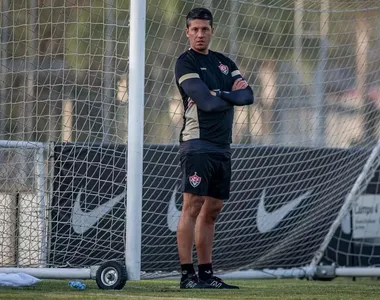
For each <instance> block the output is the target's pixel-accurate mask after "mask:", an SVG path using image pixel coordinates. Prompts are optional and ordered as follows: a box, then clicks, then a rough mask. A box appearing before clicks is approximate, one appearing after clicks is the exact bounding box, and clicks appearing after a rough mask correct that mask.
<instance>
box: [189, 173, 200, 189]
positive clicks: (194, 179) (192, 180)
mask: <svg viewBox="0 0 380 300" xmlns="http://www.w3.org/2000/svg"><path fill="white" fill-rule="evenodd" d="M201 180H202V178H201V177H199V176H198V175H197V172H194V175H193V176H190V177H189V181H190V184H191V185H192V186H193V187H197V186H198V185H199V184H200V183H201Z"/></svg>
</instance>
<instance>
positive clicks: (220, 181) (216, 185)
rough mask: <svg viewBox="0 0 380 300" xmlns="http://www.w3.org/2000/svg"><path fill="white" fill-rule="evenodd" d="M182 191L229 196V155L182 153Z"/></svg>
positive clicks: (221, 197) (217, 196) (222, 196)
mask: <svg viewBox="0 0 380 300" xmlns="http://www.w3.org/2000/svg"><path fill="white" fill-rule="evenodd" d="M180 160H181V171H182V184H181V186H182V188H181V191H182V193H190V194H195V195H200V196H209V197H213V198H216V199H221V200H226V199H228V198H229V196H230V185H231V155H230V154H224V153H183V154H181V156H180Z"/></svg>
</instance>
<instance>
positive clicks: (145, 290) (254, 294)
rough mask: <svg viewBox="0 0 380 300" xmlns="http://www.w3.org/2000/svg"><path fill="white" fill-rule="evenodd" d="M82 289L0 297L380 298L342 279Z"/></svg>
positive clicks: (367, 286) (370, 287)
mask: <svg viewBox="0 0 380 300" xmlns="http://www.w3.org/2000/svg"><path fill="white" fill-rule="evenodd" d="M84 282H85V283H86V285H87V288H86V289H85V290H83V291H80V290H76V289H73V288H70V287H69V286H68V280H56V281H55V280H44V281H42V282H40V283H38V284H36V285H35V286H33V287H24V288H8V287H0V299H12V300H13V299H15V300H17V299H38V300H42V299H52V300H54V299H93V300H95V299H99V300H100V299H139V300H142V299H146V300H159V299H169V300H176V299H193V300H198V299H221V300H223V299H228V300H240V299H242V300H243V299H281V300H287V299H345V300H346V299H380V281H376V280H371V279H358V280H357V281H352V280H351V279H347V278H342V279H336V280H334V281H330V282H321V281H306V280H295V279H283V280H282V279H274V280H228V281H227V280H226V282H230V283H233V284H237V285H239V286H240V289H239V290H193V291H192V290H180V289H179V288H178V282H177V281H172V280H170V281H169V280H142V281H128V282H127V284H126V286H125V288H124V289H123V290H121V291H113V290H112V291H106V290H100V289H98V287H97V285H96V283H95V281H93V280H91V281H84Z"/></svg>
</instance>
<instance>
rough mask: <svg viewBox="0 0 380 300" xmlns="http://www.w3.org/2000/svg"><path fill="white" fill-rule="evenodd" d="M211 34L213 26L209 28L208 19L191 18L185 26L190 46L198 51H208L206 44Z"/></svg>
mask: <svg viewBox="0 0 380 300" xmlns="http://www.w3.org/2000/svg"><path fill="white" fill-rule="evenodd" d="M213 34H214V28H211V26H210V22H209V21H208V20H198V19H196V20H191V21H190V24H189V27H188V28H186V35H187V37H188V38H189V41H190V47H191V48H192V49H194V50H195V51H197V52H200V53H205V54H206V53H208V46H209V44H210V41H211V37H212V35H213Z"/></svg>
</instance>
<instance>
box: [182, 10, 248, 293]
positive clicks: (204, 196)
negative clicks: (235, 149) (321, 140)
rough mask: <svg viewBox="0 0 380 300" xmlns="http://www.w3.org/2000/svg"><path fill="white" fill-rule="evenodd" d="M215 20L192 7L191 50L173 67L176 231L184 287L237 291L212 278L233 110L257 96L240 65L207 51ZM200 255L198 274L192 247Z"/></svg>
mask: <svg viewBox="0 0 380 300" xmlns="http://www.w3.org/2000/svg"><path fill="white" fill-rule="evenodd" d="M213 33H214V28H213V16H212V14H211V12H210V11H209V10H207V9H205V8H194V9H192V10H191V11H190V12H189V13H188V15H187V17H186V35H187V37H188V39H189V42H190V49H189V50H187V51H186V52H184V53H182V54H181V55H180V56H179V58H178V60H177V62H176V66H175V77H176V84H177V87H178V89H179V92H180V94H181V97H182V100H183V105H184V116H183V120H184V124H183V127H182V130H181V134H180V160H181V171H182V190H181V191H182V193H183V206H182V212H181V216H180V219H179V223H178V229H177V243H178V254H179V259H180V263H181V271H182V278H181V282H180V287H181V288H229V289H230V288H238V287H237V286H232V285H229V284H226V283H225V282H223V281H222V280H221V279H220V278H218V277H216V276H214V275H213V270H212V248H213V239H214V230H215V229H214V228H215V221H216V219H217V217H218V215H219V213H220V211H221V209H222V206H223V200H226V199H228V198H229V193H230V180H231V150H230V144H231V143H232V124H233V119H234V106H235V105H238V106H242V105H249V104H252V103H253V91H252V89H251V88H250V87H249V85H248V84H247V82H246V81H245V80H244V79H243V77H242V76H241V74H240V71H239V69H238V68H237V66H236V64H235V63H234V62H233V61H232V60H231V59H229V58H228V57H226V56H224V55H223V54H221V53H218V52H215V51H212V50H209V44H210V41H211V38H212V36H213ZM194 239H195V245H196V250H197V256H198V275H199V277H198V276H197V275H196V272H195V270H194V266H193V258H192V248H193V242H194Z"/></svg>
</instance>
